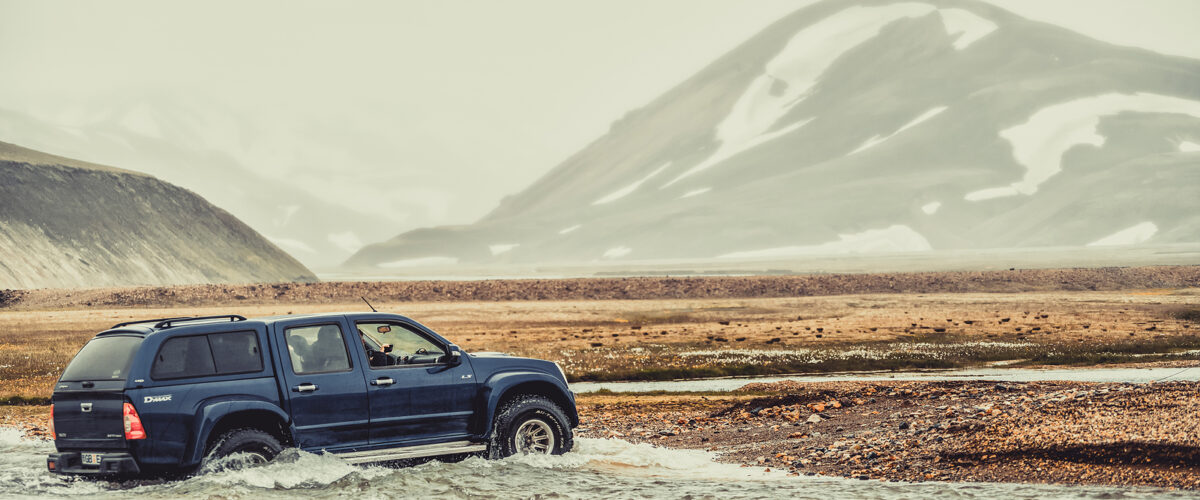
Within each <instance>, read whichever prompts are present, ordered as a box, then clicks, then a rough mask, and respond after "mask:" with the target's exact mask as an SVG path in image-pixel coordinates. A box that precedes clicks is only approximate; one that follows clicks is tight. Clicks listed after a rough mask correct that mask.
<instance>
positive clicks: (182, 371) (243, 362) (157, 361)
mask: <svg viewBox="0 0 1200 500" xmlns="http://www.w3.org/2000/svg"><path fill="white" fill-rule="evenodd" d="M259 352H260V351H259V347H258V336H257V335H255V334H254V332H233V333H214V334H210V335H194V336H190V337H175V338H173V339H169V340H167V341H166V342H163V345H162V347H160V348H159V349H158V355H157V356H155V358H154V365H153V366H152V367H151V368H150V376H151V377H152V378H154V379H155V380H163V379H172V378H184V377H204V376H207V375H227V374H233V373H247V372H256V371H261V370H262V367H263V364H262V356H261V355H260V354H259Z"/></svg>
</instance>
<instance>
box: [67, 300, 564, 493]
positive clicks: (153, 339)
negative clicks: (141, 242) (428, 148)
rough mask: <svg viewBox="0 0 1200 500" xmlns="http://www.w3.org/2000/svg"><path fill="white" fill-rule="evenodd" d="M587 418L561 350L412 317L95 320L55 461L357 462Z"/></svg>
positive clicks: (74, 371) (550, 442)
mask: <svg viewBox="0 0 1200 500" xmlns="http://www.w3.org/2000/svg"><path fill="white" fill-rule="evenodd" d="M578 424H579V416H578V413H577V412H576V409H575V397H574V395H573V394H572V393H571V391H570V390H569V389H568V387H567V380H566V377H565V374H564V373H563V371H562V369H561V368H560V367H559V366H558V365H557V364H556V363H552V362H549V361H542V360H535V359H525V358H517V357H511V356H505V355H502V354H486V353H465V352H463V351H462V350H461V349H459V347H458V346H456V345H454V344H453V343H452V342H450V341H448V340H446V339H445V338H442V337H441V336H439V335H438V334H436V333H434V332H433V331H431V330H430V329H428V328H426V327H424V326H422V325H421V324H419V323H417V322H416V321H413V320H411V319H409V318H406V317H404V316H399V315H395V314H385V313H375V312H372V313H348V314H314V315H290V316H276V317H268V318H258V319H246V318H244V317H242V316H237V315H227V316H209V317H194V318H163V319H155V320H147V321H137V322H130V323H122V324H119V325H115V326H113V327H112V328H111V329H109V330H106V331H103V332H100V333H99V334H97V335H96V336H95V337H94V338H93V339H92V340H90V341H89V342H88V343H87V344H86V345H84V346H83V348H82V349H81V350H80V351H79V353H78V354H77V355H76V356H75V358H74V359H73V360H72V361H71V363H70V364H69V365H68V366H67V368H66V370H64V371H63V374H62V377H61V378H60V379H59V380H58V382H57V383H56V384H55V387H54V396H53V407H52V410H51V433H52V434H53V436H54V439H55V448H56V450H57V452H56V453H53V454H51V455H50V456H49V457H47V459H46V466H47V467H48V468H49V470H51V471H53V472H55V473H59V474H75V475H103V476H125V475H144V474H171V473H180V472H183V473H186V472H190V471H194V470H196V469H197V468H198V467H200V466H201V465H203V464H204V463H205V462H206V461H209V460H214V459H217V458H222V457H226V456H231V455H235V454H239V455H238V457H240V458H242V459H245V460H248V461H250V462H252V463H253V462H265V461H269V460H271V459H272V458H274V456H275V455H276V454H278V453H279V452H280V451H282V450H283V449H284V448H285V447H296V448H300V449H302V450H305V451H310V452H318V453H329V454H332V455H335V456H338V457H341V458H342V459H344V460H346V461H347V462H350V463H367V462H383V461H395V460H406V459H415V458H421V457H434V456H447V455H456V456H461V455H466V454H485V455H486V456H488V457H492V458H499V457H504V456H508V455H512V454H516V453H549V454H560V453H564V452H566V451H569V450H570V449H571V446H572V442H573V439H572V436H573V434H572V429H573V428H574V427H575V426H577V425H578Z"/></svg>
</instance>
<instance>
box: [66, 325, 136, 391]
mask: <svg viewBox="0 0 1200 500" xmlns="http://www.w3.org/2000/svg"><path fill="white" fill-rule="evenodd" d="M140 345H142V338H141V337H130V336H119V337H97V338H94V339H92V340H91V341H90V342H88V343H87V344H84V346H83V349H80V350H79V354H76V355H75V359H73V360H71V364H69V365H67V369H66V370H64V371H63V374H62V378H61V379H60V380H62V381H63V382H78V381H82V380H125V377H126V375H127V374H128V372H129V363H130V361H133V353H135V352H137V349H138V346H140Z"/></svg>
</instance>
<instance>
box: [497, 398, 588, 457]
mask: <svg viewBox="0 0 1200 500" xmlns="http://www.w3.org/2000/svg"><path fill="white" fill-rule="evenodd" d="M492 421H493V423H492V439H491V441H490V442H489V443H488V451H487V455H488V458H504V457H508V456H512V455H516V454H518V453H544V454H547V455H562V454H563V453H566V452H568V451H571V448H572V446H574V439H575V438H574V435H573V434H572V432H571V426H570V425H568V423H567V422H568V420H567V415H566V413H564V412H563V410H562V408H559V406H558V405H557V404H554V402H553V401H550V399H548V398H546V397H544V396H535V395H521V396H517V397H516V398H513V399H512V400H509V401H508V402H506V403H504V404H503V405H502V406H501V407H500V408H499V409H497V410H496V416H495V418H493V419H492Z"/></svg>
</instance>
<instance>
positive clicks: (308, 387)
mask: <svg viewBox="0 0 1200 500" xmlns="http://www.w3.org/2000/svg"><path fill="white" fill-rule="evenodd" d="M315 390H317V384H309V383H304V384H300V385H298V386H296V387H293V388H292V391H293V392H312V391H315Z"/></svg>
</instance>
